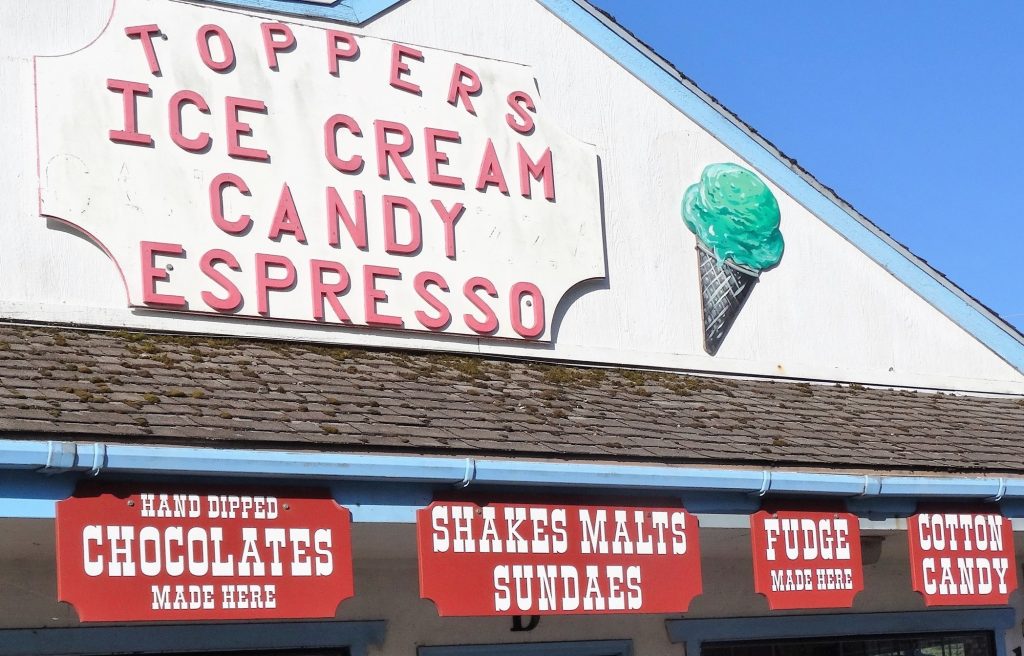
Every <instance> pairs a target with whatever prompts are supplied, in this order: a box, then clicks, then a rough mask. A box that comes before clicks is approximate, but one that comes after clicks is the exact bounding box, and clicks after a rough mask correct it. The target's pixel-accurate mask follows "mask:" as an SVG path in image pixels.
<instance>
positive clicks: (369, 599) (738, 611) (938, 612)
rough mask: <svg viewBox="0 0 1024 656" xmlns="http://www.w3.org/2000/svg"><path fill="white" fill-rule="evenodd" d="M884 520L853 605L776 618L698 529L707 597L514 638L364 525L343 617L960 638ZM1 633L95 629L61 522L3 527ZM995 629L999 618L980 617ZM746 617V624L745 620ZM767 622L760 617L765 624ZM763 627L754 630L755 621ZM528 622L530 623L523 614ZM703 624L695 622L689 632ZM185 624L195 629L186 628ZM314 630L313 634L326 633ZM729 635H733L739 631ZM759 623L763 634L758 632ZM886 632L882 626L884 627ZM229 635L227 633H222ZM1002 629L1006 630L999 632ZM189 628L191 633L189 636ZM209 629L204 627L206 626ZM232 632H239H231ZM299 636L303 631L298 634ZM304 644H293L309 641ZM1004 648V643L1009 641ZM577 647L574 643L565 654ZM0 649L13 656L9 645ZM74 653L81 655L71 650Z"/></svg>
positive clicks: (408, 633)
mask: <svg viewBox="0 0 1024 656" xmlns="http://www.w3.org/2000/svg"><path fill="white" fill-rule="evenodd" d="M742 519H743V518H742V517H741V516H721V515H716V516H706V517H704V518H703V521H704V522H705V523H711V524H719V525H721V524H723V523H728V524H730V525H736V524H737V522H738V521H742ZM869 526H877V523H873V524H870V525H866V527H865V530H866V533H865V535H868V534H870V535H877V536H881V537H883V538H884V540H883V542H882V549H881V553H880V558H879V560H878V561H877V562H876V563H873V564H867V565H865V567H864V574H865V589H864V591H863V592H862V593H860V594H859V595H858V596H857V598H856V601H855V603H854V606H853V608H851V609H831V610H815V611H804V612H800V611H789V612H770V611H769V609H768V605H767V602H766V601H765V599H764V598H763V597H761V596H759V595H757V594H756V593H755V592H754V585H753V572H752V569H751V556H750V543H749V531H748V530H745V529H742V528H704V529H702V530H701V532H700V537H701V543H702V544H701V549H702V558H701V561H702V575H703V578H704V593H703V594H701V595H700V596H698V597H697V598H696V599H695V600H694V601H693V603H692V605H691V607H690V610H689V611H688V612H687V613H686V614H685V616H682V615H636V616H629V615H602V616H591V617H543V618H541V619H540V621H539V623H538V625H537V626H536V628H534V629H533V630H531V631H528V632H513V631H511V629H512V626H513V622H512V619H511V618H509V617H493V618H459V617H440V616H439V615H438V612H437V609H436V608H435V606H434V605H433V603H431V602H430V601H429V600H425V599H421V598H420V591H419V585H418V565H417V560H416V544H415V542H416V538H415V526H414V525H411V524H372V523H371V524H366V523H363V524H356V525H354V530H353V550H354V564H355V596H354V597H353V598H352V599H349V600H347V601H345V602H343V603H342V604H341V605H340V606H339V608H338V613H337V616H336V618H335V619H336V620H339V621H345V622H352V621H362V620H368V621H376V620H384V621H386V627H387V628H386V634H385V638H384V641H383V643H382V644H381V645H380V646H374V647H372V648H371V653H375V654H376V653H379V654H382V655H385V656H409V655H410V654H413V653H415V650H416V649H417V648H419V647H424V646H451V645H514V644H518V643H548V642H557V643H563V642H564V643H579V642H588V641H596V640H612V641H629V642H631V644H632V650H633V652H632V653H633V654H636V655H637V656H651V655H653V654H665V653H680V652H681V651H682V650H683V649H684V647H683V646H682V645H678V644H673V642H672V641H671V639H670V632H669V631H667V630H666V623H668V625H672V624H673V622H674V621H678V620H679V619H681V618H683V617H685V619H684V620H683V621H682V622H681V623H680V624H679V626H678V627H676V628H673V629H672V631H673V632H676V633H679V634H680V635H681V636H682V637H683V639H682V640H679V639H676V640H675V642H680V641H682V642H685V641H686V640H689V639H693V638H694V637H695V636H699V635H700V634H702V633H703V632H704V631H706V630H707V628H706V625H704V624H700V623H701V622H702V621H705V622H706V621H707V620H720V621H718V622H716V624H715V631H716V634H715V635H716V636H719V637H718V638H717V640H716V641H721V640H722V638H721V636H722V635H726V636H728V639H729V640H748V639H757V638H759V637H764V636H762V635H758V634H756V633H754V631H760V630H765V627H767V628H768V629H769V630H770V629H771V622H772V620H771V619H770V618H772V617H774V618H781V619H779V620H778V621H779V622H786V621H788V620H787V619H785V618H790V619H791V618H793V617H802V618H803V621H802V622H801V625H800V626H799V627H797V628H795V629H794V628H788V629H787V630H788V631H789V633H786V634H784V635H786V636H787V637H791V638H795V637H802V636H817V635H820V634H819V633H818V630H819V627H818V626H817V625H818V624H819V620H817V619H815V617H816V616H817V615H819V614H820V613H839V614H841V615H842V617H844V618H845V619H844V620H842V621H841V623H839V625H838V627H831V626H830V627H828V629H827V630H828V631H833V632H837V633H832V634H825V635H826V636H830V635H831V636H835V637H838V636H858V635H865V636H868V635H874V634H876V633H894V634H914V633H928V634H932V633H944V632H947V631H957V630H963V629H964V628H965V626H963V625H962V624H960V623H961V622H963V621H964V620H963V618H962V616H963V615H964V614H965V613H968V614H969V613H970V610H969V609H953V610H952V615H951V616H950V612H951V610H950V609H945V610H943V609H931V610H926V607H925V605H924V603H923V602H922V599H921V597H920V596H919V595H918V594H917V593H915V592H914V591H913V590H912V589H911V584H910V574H909V571H908V557H907V542H906V533H905V531H903V530H888V531H882V530H877V528H868V527H869ZM0 528H2V529H3V530H2V531H0V554H2V555H0V590H5V591H7V594H4V595H2V596H0V627H2V628H3V629H20V628H39V627H49V628H68V627H81V626H88V625H82V624H80V623H79V622H78V620H77V617H76V614H75V611H74V610H73V608H72V607H71V606H70V605H68V604H64V603H59V602H57V601H56V599H57V593H56V570H55V567H54V563H55V560H56V553H55V545H54V539H53V522H52V521H49V520H3V521H2V522H0ZM1016 547H1017V551H1018V553H1019V552H1020V551H1021V550H1022V547H1024V533H1021V532H1018V533H1016ZM1011 602H1012V605H1013V606H1014V613H1015V616H1016V620H1015V621H1014V626H1013V627H1012V628H1010V629H1009V630H1007V631H1005V633H1003V632H1002V631H999V632H997V635H996V638H997V643H998V646H999V647H1000V648H1001V647H1003V646H1004V644H1005V647H1006V650H1005V651H1002V652H1001V653H1005V654H1009V653H1011V651H1012V649H1013V648H1015V647H1017V646H1019V645H1020V624H1021V621H1022V620H1024V614H1022V612H1021V594H1020V593H1019V592H1018V593H1015V594H1014V595H1013V596H1012V597H1011ZM978 617H979V618H981V619H973V618H972V619H970V620H968V621H982V622H984V621H990V617H991V615H986V614H985V613H981V614H980V615H978ZM742 618H748V621H744V620H743V619H742ZM757 618H759V619H757ZM754 619H757V622H756V623H753V624H752V623H750V621H749V620H754ZM522 621H523V623H524V624H525V623H528V621H529V618H523V620H522ZM689 622H695V623H696V624H695V625H690V624H688V623H689ZM179 626H182V627H187V626H188V623H179ZM235 626H237V627H238V629H237V632H238V634H239V635H242V634H243V633H244V632H245V628H244V626H245V623H242V624H236V625H235ZM317 626H318V624H317V623H311V624H309V625H307V629H308V631H309V634H308V636H309V637H308V638H307V639H310V640H311V639H312V637H313V636H314V635H315V634H316V633H317V631H318V630H317ZM730 627H734V628H733V629H731V630H730ZM755 627H756V628H755ZM878 627H883V628H881V629H879V628H878ZM221 628H223V627H221ZM966 628H973V629H975V630H989V629H993V628H996V627H994V626H985V625H971V624H968V625H967V627H966ZM1000 628H1001V629H1005V628H1006V627H1000ZM182 630H183V631H187V630H188V629H187V628H183V629H182ZM196 630H197V631H199V632H200V635H201V632H202V631H204V630H205V629H203V628H197V629H196ZM229 631H230V630H229ZM301 633H302V632H301V631H300V634H301ZM302 640H303V639H302V638H299V639H298V642H296V644H295V645H294V646H295V647H297V648H298V647H302V646H305V645H308V644H312V643H308V642H302ZM1004 641H1005V642H1004ZM566 648H567V649H569V647H566ZM0 653H4V652H3V651H2V648H0ZM69 653H74V652H69Z"/></svg>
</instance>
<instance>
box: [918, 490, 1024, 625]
mask: <svg viewBox="0 0 1024 656" xmlns="http://www.w3.org/2000/svg"><path fill="white" fill-rule="evenodd" d="M907 537H908V539H909V542H910V575H911V580H912V581H913V584H914V590H916V591H917V592H920V593H921V595H922V596H924V601H925V604H927V605H929V606H985V605H1000V606H1001V605H1005V604H1006V603H1007V601H1008V599H1009V597H1010V594H1011V593H1012V592H1013V591H1014V590H1016V589H1017V564H1016V559H1015V557H1014V547H1013V528H1012V526H1011V525H1010V520H1009V519H1007V518H1006V517H1003V516H1002V515H1000V514H999V513H994V512H977V511H976V510H975V511H965V510H960V511H959V512H958V511H956V510H951V509H949V508H945V509H929V510H924V509H921V510H919V512H918V514H916V515H914V516H912V517H911V518H910V519H909V520H907Z"/></svg>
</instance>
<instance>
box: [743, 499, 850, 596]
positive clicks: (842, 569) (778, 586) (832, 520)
mask: <svg viewBox="0 0 1024 656" xmlns="http://www.w3.org/2000/svg"><path fill="white" fill-rule="evenodd" d="M750 541H751V545H752V547H753V551H754V588H755V589H756V590H757V592H758V593H760V594H762V595H764V596H765V597H767V598H768V607H769V608H771V609H772V610H789V609H795V608H849V607H850V606H852V605H853V598H854V597H856V596H857V593H858V592H860V591H861V590H863V589H864V570H863V566H862V564H861V550H860V523H859V522H858V520H857V517H855V516H854V515H850V514H848V513H835V512H802V511H780V512H767V511H764V510H762V511H761V512H759V513H756V514H754V515H751V517H750Z"/></svg>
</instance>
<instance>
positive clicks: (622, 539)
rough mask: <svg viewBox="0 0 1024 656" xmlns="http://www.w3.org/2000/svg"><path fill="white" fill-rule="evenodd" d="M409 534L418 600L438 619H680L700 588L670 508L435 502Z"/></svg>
mask: <svg viewBox="0 0 1024 656" xmlns="http://www.w3.org/2000/svg"><path fill="white" fill-rule="evenodd" d="M417 536H418V541H419V561H420V596H422V597H423V598H425V599H430V600H432V601H433V602H434V604H435V605H436V606H437V609H438V613H439V614H440V615H442V616H490V615H591V614H595V615H596V614H604V613H680V612H684V611H686V610H687V608H689V605H690V601H691V600H692V599H693V598H694V597H695V596H697V595H698V594H700V593H701V589H702V587H701V571H700V544H699V542H698V536H697V519H696V518H695V517H693V516H692V515H690V514H689V513H688V512H686V510H684V509H683V508H682V507H679V506H676V507H661V508H652V507H646V506H634V505H623V506H589V505H576V504H543V505H541V504H530V503H492V504H486V505H477V504H475V503H472V502H454V501H436V502H434V503H433V504H431V505H430V506H429V507H428V508H424V509H422V510H420V511H419V512H418V514H417Z"/></svg>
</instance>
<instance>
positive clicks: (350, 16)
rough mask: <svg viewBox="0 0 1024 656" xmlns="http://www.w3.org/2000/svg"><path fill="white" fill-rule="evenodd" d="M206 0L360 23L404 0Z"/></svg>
mask: <svg viewBox="0 0 1024 656" xmlns="http://www.w3.org/2000/svg"><path fill="white" fill-rule="evenodd" d="M207 1H208V2H212V3H216V4H221V5H233V6H236V7H244V8H246V9H256V10H259V11H272V12H275V13H279V14H292V15H296V16H306V17H309V18H325V19H327V20H333V21H337V22H339V23H348V24H350V25H359V24H362V23H365V22H367V21H369V20H371V19H373V18H375V17H376V16H377V15H379V14H382V13H384V12H385V11H387V10H388V9H390V8H392V7H394V6H395V5H397V4H399V2H402V1H403V0H337V1H336V2H333V3H331V4H318V3H315V2H307V1H305V0H207Z"/></svg>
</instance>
